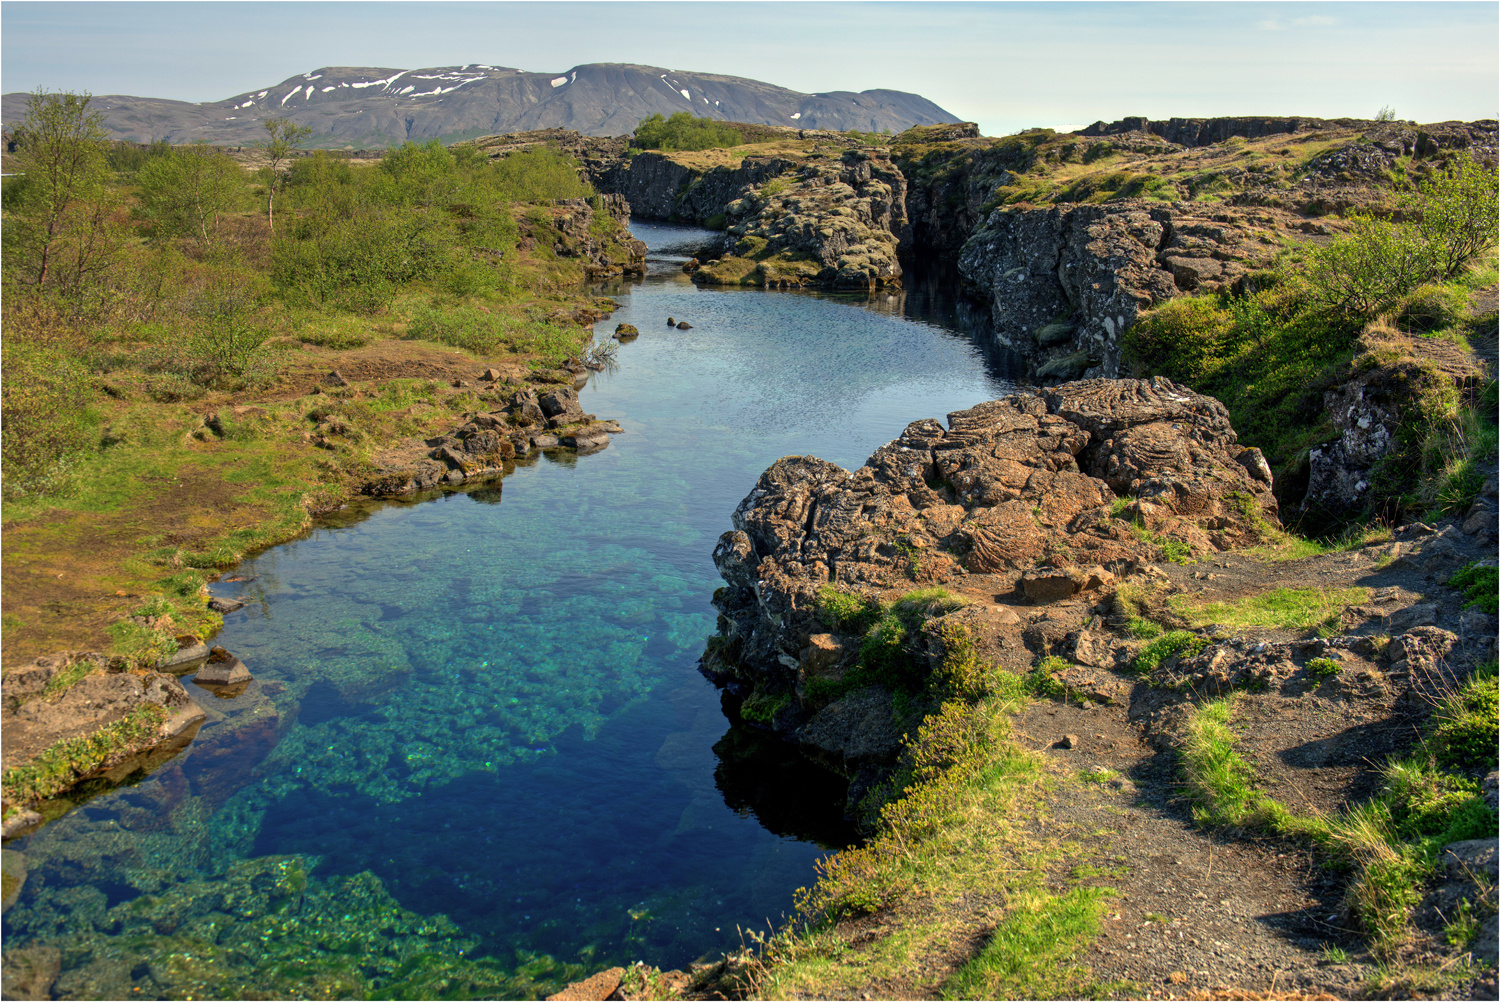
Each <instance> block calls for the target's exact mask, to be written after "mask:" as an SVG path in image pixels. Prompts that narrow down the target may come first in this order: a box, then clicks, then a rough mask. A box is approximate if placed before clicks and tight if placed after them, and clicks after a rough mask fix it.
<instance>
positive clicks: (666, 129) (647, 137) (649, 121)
mask: <svg viewBox="0 0 1500 1002" xmlns="http://www.w3.org/2000/svg"><path fill="white" fill-rule="evenodd" d="M743 142H744V136H743V135H742V134H741V133H740V131H739V130H738V129H734V128H731V127H730V126H728V125H725V124H724V123H723V122H716V121H714V120H713V119H711V118H695V117H693V116H692V115H690V114H688V113H687V112H685V111H679V112H677V113H676V114H674V115H673V116H672V117H671V118H663V117H662V116H661V115H660V114H656V115H651V116H650V117H648V118H643V119H641V121H640V124H638V125H637V126H636V127H635V137H634V138H633V139H632V140H631V142H630V144H631V145H632V146H634V147H635V148H636V149H641V150H709V149H716V148H722V147H727V146H739V145H740V144H741V143H743Z"/></svg>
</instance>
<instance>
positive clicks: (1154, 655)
mask: <svg viewBox="0 0 1500 1002" xmlns="http://www.w3.org/2000/svg"><path fill="white" fill-rule="evenodd" d="M1208 644H1209V641H1208V638H1207V637H1198V636H1194V635H1193V634H1191V633H1189V632H1187V631H1186V630H1173V631H1171V632H1170V633H1167V634H1164V635H1162V636H1160V637H1158V638H1156V639H1155V640H1153V641H1151V642H1150V643H1149V644H1147V645H1146V646H1145V647H1143V648H1141V652H1140V653H1139V654H1137V655H1136V656H1135V660H1133V661H1132V662H1131V667H1133V668H1134V669H1135V670H1136V671H1138V672H1140V673H1141V674H1142V675H1148V674H1150V673H1151V672H1153V671H1155V670H1156V669H1157V668H1159V667H1161V663H1162V662H1163V661H1166V660H1167V659H1169V658H1174V657H1179V656H1187V657H1191V656H1192V655H1194V654H1197V653H1198V652H1199V651H1201V650H1203V648H1205V647H1207V646H1208Z"/></svg>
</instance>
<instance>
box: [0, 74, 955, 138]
mask: <svg viewBox="0 0 1500 1002" xmlns="http://www.w3.org/2000/svg"><path fill="white" fill-rule="evenodd" d="M29 97H30V95H29V94H26V93H20V92H17V93H10V94H5V95H3V97H0V115H3V117H4V120H5V121H6V122H15V121H19V120H20V118H21V117H22V116H23V115H24V114H25V110H26V101H27V99H28V98H29ZM93 106H94V107H95V108H97V109H98V110H100V111H102V112H104V126H105V128H106V130H108V132H109V133H110V135H111V137H112V138H115V139H124V140H131V141H134V142H151V141H156V140H166V141H167V142H170V143H185V142H194V141H198V140H202V141H206V142H209V143H214V144H219V145H229V146H234V145H245V144H249V143H252V142H255V141H256V140H258V139H261V138H264V128H263V123H264V122H265V120H266V119H267V118H269V117H274V116H284V117H287V118H290V119H292V120H293V121H295V122H297V123H298V124H300V125H305V126H308V127H309V128H311V129H312V130H313V136H312V138H311V139H310V140H309V142H308V143H307V145H308V146H310V147H331V148H359V147H371V146H384V145H389V144H391V143H401V142H406V141H408V140H415V141H422V140H427V139H442V140H444V141H449V142H452V141H455V140H458V139H467V138H474V137H477V136H481V135H492V134H495V133H504V132H517V131H524V130H530V129H542V128H564V129H572V130H576V131H578V132H581V133H583V134H584V135H591V136H614V135H624V134H627V133H629V132H631V131H633V130H634V128H635V126H636V123H637V122H638V121H640V119H642V118H645V117H646V116H648V115H652V114H662V115H671V114H673V113H675V112H679V111H690V112H692V113H693V114H695V115H698V116H700V117H706V118H715V119H722V120H725V121H739V122H751V123H758V124H764V125H786V126H794V127H795V126H805V127H807V128H815V129H831V130H838V131H846V130H851V129H858V130H861V131H869V132H879V131H882V130H885V129H889V130H891V131H892V132H900V131H903V130H904V129H907V128H909V127H911V126H913V125H936V124H941V123H950V122H957V121H958V119H957V118H956V117H954V116H953V115H952V114H950V113H949V112H947V111H946V110H945V109H943V108H940V107H938V105H936V104H934V103H933V102H931V101H929V100H927V99H926V98H924V97H922V96H921V95H918V94H909V93H906V92H904V91H898V90H891V89H887V88H876V89H871V90H866V91H860V92H854V91H842V90H841V91H824V92H821V93H816V94H804V93H801V92H799V91H794V90H790V89H788V88H785V87H779V86H777V85H775V84H770V83H765V82H764V81H760V80H753V79H750V78H748V77H736V76H729V75H725V74H718V73H699V72H693V71H683V70H670V69H666V68H663V67H659V66H646V65H643V64H638V63H583V64H580V65H577V66H574V67H572V68H570V69H568V70H565V71H563V72H561V73H557V74H553V73H535V72H531V71H527V70H520V69H516V68H514V67H509V66H494V65H490V64H487V63H465V64H463V65H462V66H437V67H423V68H419V69H400V68H396V67H374V66H323V67H319V68H318V69H314V70H309V71H307V72H306V73H300V74H297V75H295V76H291V77H288V78H286V79H285V80H282V81H281V82H280V83H276V84H272V85H270V86H267V87H263V88H259V89H257V90H250V91H244V92H242V93H240V94H236V95H233V96H231V97H228V98H224V99H223V100H219V101H205V102H199V103H193V102H189V101H175V100H170V99H166V98H151V97H136V96H132V95H123V94H106V95H96V96H95V97H94V98H93Z"/></svg>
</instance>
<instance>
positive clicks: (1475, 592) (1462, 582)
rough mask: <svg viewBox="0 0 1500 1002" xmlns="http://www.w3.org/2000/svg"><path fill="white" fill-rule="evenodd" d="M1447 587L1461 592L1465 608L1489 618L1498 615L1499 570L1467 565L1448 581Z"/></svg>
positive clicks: (1476, 564)
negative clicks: (1487, 615) (1476, 610)
mask: <svg viewBox="0 0 1500 1002" xmlns="http://www.w3.org/2000/svg"><path fill="white" fill-rule="evenodd" d="M1448 586H1449V587H1450V588H1458V589H1461V590H1462V591H1463V593H1464V597H1465V599H1466V601H1465V602H1464V607H1465V608H1468V609H1478V610H1479V611H1481V612H1487V613H1489V614H1490V615H1491V616H1494V615H1496V614H1500V569H1497V568H1495V567H1492V566H1487V565H1484V564H1478V563H1473V564H1469V565H1468V566H1467V567H1464V568H1463V569H1462V570H1460V571H1459V572H1458V573H1457V574H1455V575H1453V577H1451V578H1449V579H1448Z"/></svg>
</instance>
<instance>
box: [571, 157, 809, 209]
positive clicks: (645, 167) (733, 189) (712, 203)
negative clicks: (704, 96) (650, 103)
mask: <svg viewBox="0 0 1500 1002" xmlns="http://www.w3.org/2000/svg"><path fill="white" fill-rule="evenodd" d="M797 163H798V162H797V161H794V160H789V159H786V158H783V157H776V156H749V157H745V158H744V159H743V160H742V161H740V163H739V164H737V165H735V166H718V167H712V168H709V169H706V170H705V169H703V168H698V167H689V166H687V165H686V164H683V163H679V162H678V161H677V160H676V159H674V158H673V157H672V156H671V155H669V154H665V153H656V152H653V151H651V150H645V151H642V152H640V153H637V154H635V155H634V156H632V157H630V158H629V159H624V158H613V159H593V160H585V161H584V164H585V167H586V168H587V170H588V173H589V179H590V180H591V181H592V182H593V183H594V185H595V187H597V188H598V189H599V190H600V191H608V192H613V193H617V194H618V195H620V196H621V197H622V198H624V199H625V200H626V201H627V202H629V203H630V210H631V212H632V213H634V214H635V215H636V216H638V217H640V218H642V219H660V220H663V221H668V222H683V223H696V224H698V225H699V226H703V225H706V224H707V223H708V221H709V220H710V219H713V217H715V216H722V215H724V213H725V207H726V206H727V205H728V204H729V203H730V202H732V201H734V200H735V199H736V198H739V197H740V196H741V195H742V194H744V193H745V191H746V190H747V189H749V188H752V187H754V186H756V185H759V184H762V183H764V182H766V181H769V180H770V179H771V178H773V177H775V176H776V175H778V174H780V173H782V172H783V171H786V170H790V169H793V168H795V167H796V166H797Z"/></svg>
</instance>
